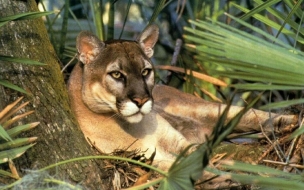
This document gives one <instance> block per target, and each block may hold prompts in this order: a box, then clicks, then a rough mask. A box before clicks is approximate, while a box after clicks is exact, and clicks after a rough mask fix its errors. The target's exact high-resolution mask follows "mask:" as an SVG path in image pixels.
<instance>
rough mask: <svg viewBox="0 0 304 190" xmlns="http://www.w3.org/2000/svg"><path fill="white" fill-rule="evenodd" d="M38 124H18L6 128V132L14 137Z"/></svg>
mask: <svg viewBox="0 0 304 190" xmlns="http://www.w3.org/2000/svg"><path fill="white" fill-rule="evenodd" d="M38 124H39V122H34V123H31V124H26V125H19V126H17V127H14V128H12V129H9V130H7V133H8V134H9V136H10V137H15V136H17V135H19V134H20V133H22V132H24V131H28V130H30V129H33V128H35V127H36V126H37V125H38Z"/></svg>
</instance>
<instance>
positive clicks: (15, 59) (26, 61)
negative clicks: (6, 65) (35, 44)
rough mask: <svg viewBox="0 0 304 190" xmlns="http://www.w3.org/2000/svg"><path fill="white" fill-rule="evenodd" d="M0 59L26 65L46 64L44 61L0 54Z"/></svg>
mask: <svg viewBox="0 0 304 190" xmlns="http://www.w3.org/2000/svg"><path fill="white" fill-rule="evenodd" d="M0 60H1V61H10V62H16V63H22V64H27V65H40V66H44V65H46V64H44V63H41V62H39V61H34V60H32V59H27V58H18V57H10V56H5V55H0Z"/></svg>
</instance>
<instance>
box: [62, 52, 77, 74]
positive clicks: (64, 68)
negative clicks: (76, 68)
mask: <svg viewBox="0 0 304 190" xmlns="http://www.w3.org/2000/svg"><path fill="white" fill-rule="evenodd" d="M76 57H77V53H76V54H75V55H74V57H73V58H72V59H71V60H70V61H69V62H68V63H67V64H66V65H65V66H64V67H63V68H62V69H61V73H62V72H63V71H64V70H66V68H67V67H68V66H69V65H70V64H71V63H72V62H73V61H74V59H75V58H76Z"/></svg>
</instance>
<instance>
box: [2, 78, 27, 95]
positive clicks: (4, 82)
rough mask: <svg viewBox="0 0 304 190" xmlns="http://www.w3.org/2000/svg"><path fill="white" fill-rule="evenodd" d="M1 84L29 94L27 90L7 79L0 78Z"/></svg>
mask: <svg viewBox="0 0 304 190" xmlns="http://www.w3.org/2000/svg"><path fill="white" fill-rule="evenodd" d="M0 85H3V86H5V87H8V88H11V89H13V90H16V91H18V92H22V93H24V94H27V92H26V91H25V90H23V89H22V88H20V87H19V86H16V85H14V84H12V83H10V82H8V81H6V80H0Z"/></svg>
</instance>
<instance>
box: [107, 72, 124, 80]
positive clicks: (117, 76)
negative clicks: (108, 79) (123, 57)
mask: <svg viewBox="0 0 304 190" xmlns="http://www.w3.org/2000/svg"><path fill="white" fill-rule="evenodd" d="M110 74H111V76H112V77H113V78H115V79H120V78H122V77H123V75H122V74H121V72H118V71H114V72H112V73H110Z"/></svg>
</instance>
